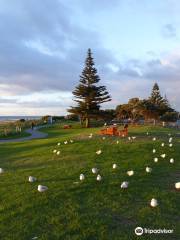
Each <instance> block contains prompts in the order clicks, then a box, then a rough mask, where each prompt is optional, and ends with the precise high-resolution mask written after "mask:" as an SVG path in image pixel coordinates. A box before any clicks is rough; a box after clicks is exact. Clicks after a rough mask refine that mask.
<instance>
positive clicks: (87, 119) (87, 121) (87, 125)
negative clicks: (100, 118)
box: [86, 117, 90, 128]
mask: <svg viewBox="0 0 180 240" xmlns="http://www.w3.org/2000/svg"><path fill="white" fill-rule="evenodd" d="M89 122H90V121H89V118H88V117H86V128H88V127H89Z"/></svg>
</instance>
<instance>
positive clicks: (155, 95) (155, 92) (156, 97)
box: [150, 83, 164, 106]
mask: <svg viewBox="0 0 180 240" xmlns="http://www.w3.org/2000/svg"><path fill="white" fill-rule="evenodd" d="M150 101H151V103H152V104H154V105H157V106H158V105H160V104H162V103H163V102H164V99H163V97H162V96H161V93H160V89H159V86H158V84H157V83H155V84H154V86H153V88H152V92H151V97H150Z"/></svg>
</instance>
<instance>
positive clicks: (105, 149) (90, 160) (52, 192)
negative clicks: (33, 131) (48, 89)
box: [0, 126, 180, 240]
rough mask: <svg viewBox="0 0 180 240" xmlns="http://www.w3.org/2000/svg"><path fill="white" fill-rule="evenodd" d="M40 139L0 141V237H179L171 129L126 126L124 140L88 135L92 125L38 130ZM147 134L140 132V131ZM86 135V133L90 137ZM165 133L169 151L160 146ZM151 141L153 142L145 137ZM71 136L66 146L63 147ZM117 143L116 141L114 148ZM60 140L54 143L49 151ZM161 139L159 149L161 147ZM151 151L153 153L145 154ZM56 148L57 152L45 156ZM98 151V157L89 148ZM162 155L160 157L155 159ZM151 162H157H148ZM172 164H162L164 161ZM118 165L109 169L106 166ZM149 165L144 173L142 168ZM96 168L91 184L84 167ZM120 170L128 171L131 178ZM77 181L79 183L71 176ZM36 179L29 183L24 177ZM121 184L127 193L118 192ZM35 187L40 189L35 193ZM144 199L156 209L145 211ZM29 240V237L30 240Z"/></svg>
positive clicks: (179, 140)
mask: <svg viewBox="0 0 180 240" xmlns="http://www.w3.org/2000/svg"><path fill="white" fill-rule="evenodd" d="M43 131H45V132H48V134H49V138H48V139H41V140H40V139H38V140H32V141H27V142H22V143H8V144H7V143H6V144H0V156H1V157H0V167H1V168H3V169H4V170H5V172H4V173H3V174H1V175H0V239H2V240H7V239H10V240H11V239H14V240H15V239H20V240H29V239H33V238H34V237H37V239H38V240H40V239H41V240H43V239H48V240H49V239H50V240H51V239H52V240H56V239H57V240H59V239H62V240H85V239H88V240H95V239H97V240H111V239H112V240H117V239H118V240H134V239H177V240H178V239H180V224H179V223H180V216H179V213H180V197H179V196H180V192H178V191H177V190H175V188H174V183H175V182H179V181H180V161H179V160H180V136H178V135H177V134H176V133H177V131H175V130H169V129H165V128H159V127H156V128H155V127H134V128H131V129H130V136H137V138H136V139H135V140H134V141H132V142H131V141H129V140H128V139H127V138H124V139H119V138H113V137H106V139H105V140H103V139H102V137H100V136H98V135H96V133H98V131H99V129H98V128H93V129H80V128H75V129H68V130H63V129H60V128H59V127H58V126H53V127H51V128H47V129H43ZM147 131H148V132H149V135H148V136H147V135H146V132H147ZM89 133H94V135H93V137H92V138H91V139H90V138H89V137H88V135H89ZM168 133H171V134H172V137H173V147H172V148H169V146H168V144H167V143H168V138H169V136H168ZM153 136H156V137H157V141H155V142H153V141H152V137H153ZM70 139H73V140H74V143H68V144H67V145H65V144H63V142H64V141H65V140H68V141H69V140H70ZM117 139H119V144H117V143H116V141H117ZM58 142H60V143H61V145H60V146H57V143H58ZM162 142H165V147H164V148H163V147H161V143H162ZM153 148H155V149H156V150H157V153H156V154H153V153H152V149H153ZM53 149H59V150H60V151H61V154H60V155H59V156H57V155H56V154H53ZM99 149H101V150H102V154H101V155H97V154H96V151H97V150H99ZM162 153H166V154H167V157H166V158H165V159H162V158H160V154H162ZM154 157H159V162H158V163H155V162H154V161H153V158H154ZM171 157H172V158H174V159H175V163H174V164H170V163H169V159H170V158H171ZM113 163H116V164H117V165H118V167H117V169H112V164H113ZM146 166H149V167H151V168H152V172H151V173H149V174H148V173H146V171H145V168H146ZM92 167H97V168H98V169H99V172H100V174H101V176H102V181H101V182H97V181H96V176H95V175H93V174H92V172H91V168H92ZM128 170H134V172H135V174H134V175H133V176H131V177H129V176H128V175H127V173H126V172H127V171H128ZM81 173H84V174H85V180H84V181H83V182H80V181H79V175H80V174H81ZM30 175H31V176H35V177H37V182H34V183H29V182H28V176H30ZM123 181H129V187H128V189H121V188H120V185H121V183H122V182H123ZM38 184H42V185H45V186H47V187H48V190H47V191H46V192H44V193H39V192H38V191H37V186H38ZM152 198H156V199H157V200H158V203H159V205H158V207H156V208H151V207H150V205H149V203H150V200H151V199H152ZM137 226H141V227H146V228H151V229H153V228H154V229H159V228H162V229H164V228H166V229H173V230H174V233H173V234H166V235H162V234H159V235H158V234H156V235H150V234H146V235H142V236H140V237H138V236H136V235H135V234H134V229H135V228H136V227H137ZM34 239H35V238H34Z"/></svg>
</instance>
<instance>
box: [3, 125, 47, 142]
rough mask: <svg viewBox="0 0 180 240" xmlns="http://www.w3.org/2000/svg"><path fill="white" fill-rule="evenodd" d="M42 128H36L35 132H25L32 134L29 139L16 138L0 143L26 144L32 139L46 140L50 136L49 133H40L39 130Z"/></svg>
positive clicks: (28, 130)
mask: <svg viewBox="0 0 180 240" xmlns="http://www.w3.org/2000/svg"><path fill="white" fill-rule="evenodd" d="M39 128H42V127H36V128H34V130H32V129H27V130H25V132H27V133H29V134H31V136H28V137H22V138H16V139H4V140H3V139H2V140H0V143H8V142H24V141H27V140H31V139H38V138H46V137H47V136H48V134H47V133H43V132H40V131H39V130H38V129H39Z"/></svg>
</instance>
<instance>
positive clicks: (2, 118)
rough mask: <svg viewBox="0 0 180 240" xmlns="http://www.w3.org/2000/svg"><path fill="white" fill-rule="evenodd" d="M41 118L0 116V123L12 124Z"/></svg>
mask: <svg viewBox="0 0 180 240" xmlns="http://www.w3.org/2000/svg"><path fill="white" fill-rule="evenodd" d="M41 117H42V116H0V122H14V121H18V120H20V119H25V120H38V119H40V118H41Z"/></svg>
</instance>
